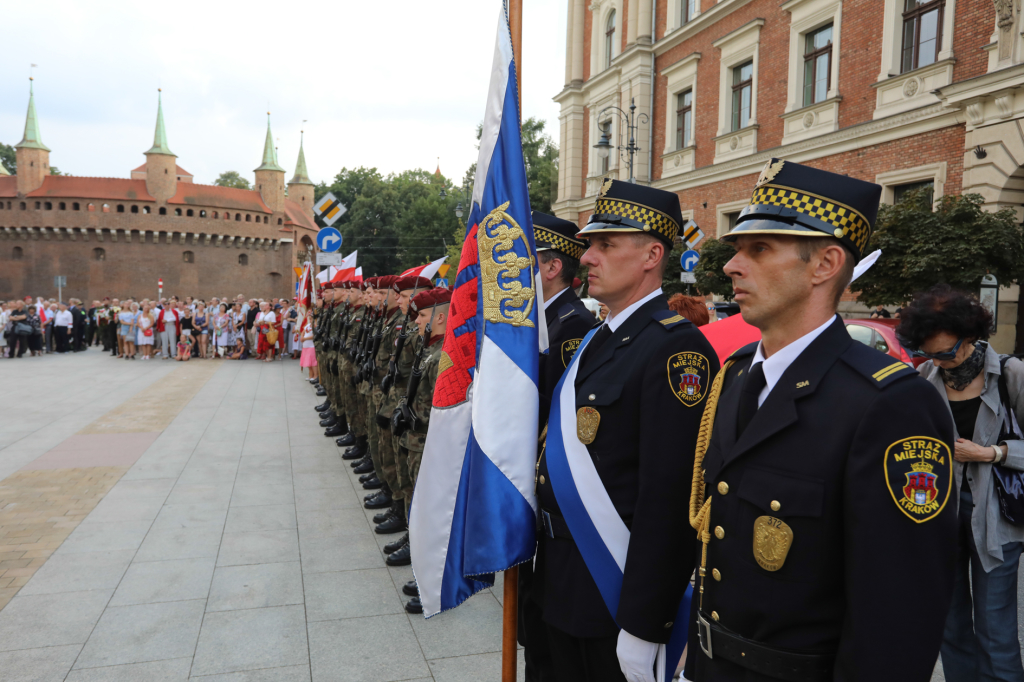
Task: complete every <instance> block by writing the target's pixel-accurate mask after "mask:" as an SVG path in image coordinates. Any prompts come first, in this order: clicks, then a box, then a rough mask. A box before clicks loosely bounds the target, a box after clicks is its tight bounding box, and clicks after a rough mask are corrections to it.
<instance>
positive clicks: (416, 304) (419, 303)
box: [410, 289, 452, 312]
mask: <svg viewBox="0 0 1024 682" xmlns="http://www.w3.org/2000/svg"><path fill="white" fill-rule="evenodd" d="M451 300H452V292H450V291H448V290H447V289H428V290H427V291H422V292H420V293H418V294H416V295H415V296H413V298H412V302H411V303H410V307H411V308H412V310H414V311H416V312H419V311H421V310H426V309H427V308H431V307H433V306H434V305H435V304H436V305H447V304H448V303H451Z"/></svg>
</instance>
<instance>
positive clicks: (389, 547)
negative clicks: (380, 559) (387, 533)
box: [384, 533, 414, 596]
mask: <svg viewBox="0 0 1024 682" xmlns="http://www.w3.org/2000/svg"><path fill="white" fill-rule="evenodd" d="M407 542H409V534H408V533H406V534H405V535H403V536H402V537H400V538H398V539H397V540H395V541H394V542H389V543H388V544H386V545H384V553H385V554H392V553H393V552H397V551H398V550H400V549H402V545H404V544H405V543H407ZM410 596H414V595H410Z"/></svg>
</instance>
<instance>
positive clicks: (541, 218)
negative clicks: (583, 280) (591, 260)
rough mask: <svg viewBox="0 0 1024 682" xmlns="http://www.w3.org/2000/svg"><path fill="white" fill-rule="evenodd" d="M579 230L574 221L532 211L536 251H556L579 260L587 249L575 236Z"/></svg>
mask: <svg viewBox="0 0 1024 682" xmlns="http://www.w3.org/2000/svg"><path fill="white" fill-rule="evenodd" d="M579 231H580V228H579V225H577V224H576V223H574V222H571V221H569V220H562V219H561V218H556V217H555V216H553V215H548V214H547V213H541V212H540V211H534V212H533V241H534V243H536V245H537V250H538V251H545V250H550V251H558V252H559V253H564V254H565V255H566V256H569V258H573V259H575V260H579V259H580V258H582V257H583V252H584V251H586V250H587V245H586V244H585V243H584V242H583V240H581V239H577V238H576V233H577V232H579Z"/></svg>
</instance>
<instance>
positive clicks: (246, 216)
mask: <svg viewBox="0 0 1024 682" xmlns="http://www.w3.org/2000/svg"><path fill="white" fill-rule="evenodd" d="M245 222H247V223H251V222H252V216H251V215H250V214H248V213H246V214H245Z"/></svg>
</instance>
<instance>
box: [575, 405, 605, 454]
mask: <svg viewBox="0 0 1024 682" xmlns="http://www.w3.org/2000/svg"><path fill="white" fill-rule="evenodd" d="M600 425H601V413H600V412H598V411H597V410H595V409H594V408H593V407H581V408H580V409H578V410H576V437H577V438H579V439H580V442H581V443H583V444H584V445H590V444H591V443H593V442H594V439H595V438H597V427H598V426H600Z"/></svg>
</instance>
